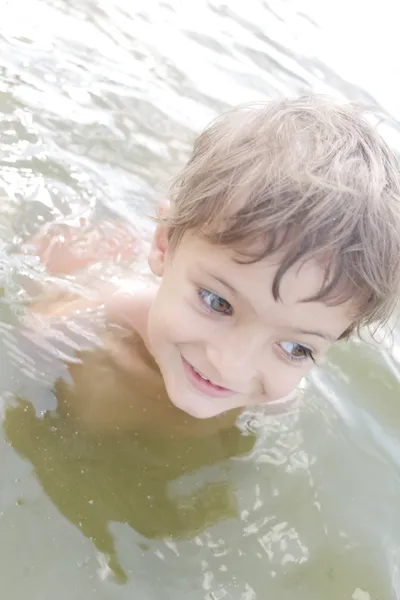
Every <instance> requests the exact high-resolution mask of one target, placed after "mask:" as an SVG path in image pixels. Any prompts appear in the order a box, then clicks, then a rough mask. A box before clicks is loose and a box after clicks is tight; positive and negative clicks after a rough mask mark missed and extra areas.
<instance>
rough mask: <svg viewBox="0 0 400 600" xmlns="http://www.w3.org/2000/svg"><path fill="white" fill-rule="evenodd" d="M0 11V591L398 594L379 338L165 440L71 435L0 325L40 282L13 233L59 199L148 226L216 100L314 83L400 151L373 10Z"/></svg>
mask: <svg viewBox="0 0 400 600" xmlns="http://www.w3.org/2000/svg"><path fill="white" fill-rule="evenodd" d="M0 6H1V9H2V18H1V23H0V131H1V135H0V147H1V154H0V186H1V195H2V211H1V215H0V234H1V235H0V239H1V244H0V285H1V289H2V295H1V297H0V318H1V322H0V407H1V414H2V422H3V427H2V431H3V433H2V435H1V439H0V590H1V591H0V597H1V599H3V598H4V599H7V600H23V599H25V598H29V600H53V598H57V600H78V599H79V600H81V599H83V598H84V599H85V600H86V599H90V598H99V599H104V600H109V599H112V600H114V599H115V600H119V599H121V600H128V599H129V600H131V599H132V598H134V599H140V600H141V599H144V600H147V599H149V600H152V599H157V600H158V599H162V600H164V599H166V600H168V599H173V600H179V599H180V598H190V599H191V600H203V599H204V600H224V599H227V600H229V599H232V600H392V599H393V600H395V599H397V598H400V519H399V518H398V506H399V505H400V434H399V431H400V393H399V392H400V387H399V383H398V381H399V377H400V369H399V360H400V354H399V350H398V348H399V346H398V333H397V332H396V331H395V332H394V336H393V340H391V343H389V342H387V343H386V344H385V345H384V346H382V347H381V348H380V349H377V348H374V347H371V346H368V345H367V344H365V343H359V342H352V343H350V344H346V345H343V346H338V347H337V348H335V349H334V350H333V351H332V352H331V353H330V355H329V357H328V359H327V360H326V363H325V364H324V365H323V367H322V368H319V369H318V370H317V371H315V372H314V373H312V375H311V376H310V378H309V380H308V381H307V382H305V385H304V399H303V403H302V406H301V409H300V410H299V411H298V412H295V413H293V414H287V415H270V416H261V415H257V414H255V415H254V414H246V415H244V417H243V419H242V420H241V422H240V424H239V425H240V428H235V429H232V430H229V431H227V432H226V433H224V434H223V435H219V436H208V437H205V438H196V439H189V440H188V439H186V440H183V439H179V438H177V437H174V436H171V435H169V433H168V431H164V430H163V429H162V427H161V426H158V428H156V429H155V430H154V431H153V432H146V431H143V430H140V429H138V431H132V432H130V433H129V434H127V433H118V432H116V433H115V434H107V435H104V434H103V435H94V434H88V433H87V432H86V433H85V432H84V431H81V430H79V429H77V426H76V425H75V424H74V423H72V422H71V421H69V420H68V418H66V417H65V416H62V415H60V414H59V413H58V412H57V410H56V407H57V403H56V396H55V393H54V390H55V383H56V381H57V380H58V379H60V378H61V379H62V378H64V377H65V366H64V364H63V362H62V360H60V357H59V358H56V357H52V358H50V354H49V352H48V351H47V352H46V351H40V352H39V351H38V349H37V348H34V347H33V346H32V345H29V343H27V341H26V340H22V339H21V336H20V333H19V328H18V324H19V322H20V320H21V318H22V316H23V314H24V311H25V306H26V303H27V301H28V299H29V297H30V295H31V294H33V293H34V292H35V290H36V289H37V282H40V281H42V280H43V279H44V278H46V275H45V273H43V272H42V271H41V270H40V267H39V266H38V265H37V264H36V263H35V262H34V261H33V260H32V259H31V258H30V257H29V256H20V255H19V254H18V248H19V246H20V244H21V241H23V240H25V239H27V238H28V237H29V236H30V235H32V234H33V233H35V231H37V229H38V227H39V226H40V224H41V223H43V222H45V221H49V220H51V219H54V218H61V217H63V216H66V215H69V214H70V213H71V212H74V213H76V212H84V213H85V214H86V215H89V218H90V219H93V220H96V219H98V218H104V217H113V218H114V217H119V218H123V219H127V220H129V221H130V222H132V223H134V224H135V225H136V226H137V227H138V228H139V229H140V231H142V232H143V235H144V236H145V237H148V232H149V231H150V228H151V224H150V222H149V220H148V218H147V214H148V213H149V212H151V209H152V206H154V203H155V202H156V201H157V200H159V199H160V198H161V197H162V195H163V193H164V190H165V186H166V183H167V181H168V180H169V179H170V177H171V176H172V175H174V173H175V172H176V171H177V169H178V168H179V166H180V165H181V164H182V163H183V161H184V160H185V158H186V157H187V155H188V152H189V149H190V145H191V142H192V140H193V137H194V135H195V134H196V132H197V131H199V130H200V129H201V128H202V127H203V126H204V125H205V124H206V123H207V122H208V121H209V120H210V119H211V118H212V117H213V116H215V115H216V113H218V112H220V111H221V110H223V109H225V108H226V107H227V106H229V105H232V104H237V103H240V102H243V101H248V100H257V99H266V98H274V97H277V96H280V95H281V94H283V93H292V92H301V91H307V90H316V91H319V92H328V93H331V94H336V95H339V96H342V97H347V98H350V99H354V100H362V101H367V102H369V103H371V104H374V105H375V106H376V107H377V109H378V110H379V111H380V113H381V114H383V115H384V117H385V123H384V124H383V125H382V132H383V133H384V134H385V135H386V136H387V137H388V139H389V140H390V141H391V142H392V143H393V144H399V131H400V128H399V125H398V123H397V121H396V118H399V113H400V110H399V106H398V103H396V102H397V100H396V98H397V97H398V95H397V96H396V94H397V91H396V90H397V82H398V75H400V73H398V72H397V71H398V69H399V68H398V64H397V60H396V58H395V56H396V52H395V51H394V44H395V42H394V39H396V38H395V36H396V31H395V30H394V27H395V24H396V22H397V21H396V14H395V7H394V6H393V4H392V3H390V2H388V1H386V0H385V1H384V2H381V3H379V4H378V3H376V4H375V5H371V6H369V7H366V6H365V5H364V4H361V3H359V2H354V3H353V4H351V3H348V2H347V3H346V2H344V0H343V1H342V0H341V1H338V2H336V3H331V4H330V5H329V6H328V5H327V4H325V3H324V6H323V8H322V3H317V2H312V1H311V0H309V1H307V2H306V1H304V2H295V1H288V0H286V1H284V0H280V1H276V2H272V1H268V2H261V1H255V0H249V1H246V2H241V1H239V0H236V1H232V2H221V1H217V0H210V1H209V2H205V1H204V0H196V1H195V2H190V3H189V2H183V1H182V0H181V1H179V0H168V1H165V2H157V1H155V0H148V1H146V2H145V1H141V2H139V1H138V2H128V1H127V0H125V1H124V0H97V1H95V0H82V1H80V2H79V3H78V2H75V3H73V2H67V1H66V0H64V1H63V0H46V1H38V0H30V2H29V3H28V2H26V1H23V0H14V1H13V2H7V1H5V0H3V1H2V2H1V3H0ZM361 8H362V18H360V14H361V13H360V10H361ZM372 26H373V32H374V34H373V35H374V44H372V43H371V38H370V33H369V32H370V31H371V30H372V29H371V27H372ZM355 49H357V52H356V51H355ZM399 147H400V145H399ZM394 260H397V257H394ZM94 275H96V274H94ZM97 275H98V273H97ZM112 275H115V273H114V272H112V273H111V272H109V271H107V270H104V271H101V276H102V277H103V279H107V278H109V277H111V276H112ZM125 275H126V273H125ZM67 283H68V285H71V284H72V282H67ZM89 333H90V332H89Z"/></svg>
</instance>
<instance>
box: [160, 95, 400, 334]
mask: <svg viewBox="0 0 400 600" xmlns="http://www.w3.org/2000/svg"><path fill="white" fill-rule="evenodd" d="M399 199H400V168H399V162H398V161H397V159H396V156H395V154H394V153H393V152H392V151H391V150H390V149H389V147H388V146H387V145H386V143H385V142H384V140H383V139H382V138H381V136H380V135H379V134H378V132H377V131H375V130H374V128H373V127H372V126H371V125H370V124H369V123H368V122H367V120H365V118H364V117H363V115H362V113H361V110H360V109H356V108H354V107H351V106H349V105H348V106H344V105H340V104H338V103H336V102H334V101H331V100H328V99H326V98H324V97H319V96H308V97H300V98H297V99H294V100H290V99H286V100H280V101H272V102H267V103H263V104H254V105H250V106H244V107H239V108H236V109H234V110H232V111H229V112H227V113H226V114H223V115H222V116H221V117H219V118H218V119H217V120H216V121H214V122H213V123H211V124H210V125H209V126H208V127H207V129H206V130H205V131H204V132H203V133H202V134H201V135H200V136H199V137H198V139H197V141H196V142H195V145H194V150H193V154H192V157H191V158H190V160H189V162H188V163H187V165H186V166H185V167H184V168H183V170H182V171H181V173H180V174H179V175H178V177H177V178H176V180H175V182H174V183H173V185H172V188H171V193H170V201H171V212H170V214H169V215H168V217H167V222H168V224H169V237H170V243H171V245H172V247H175V246H176V245H177V244H178V243H179V240H180V239H181V237H182V236H183V235H184V233H185V232H186V231H188V230H191V231H193V232H195V233H198V234H201V235H203V236H204V237H205V238H206V239H208V240H209V241H211V242H212V243H215V244H222V245H226V246H230V247H234V248H236V249H238V251H240V252H241V255H242V257H243V260H244V261H245V260H248V261H250V262H251V261H257V260H260V259H262V258H263V257H266V256H270V255H273V254H275V253H279V256H280V260H279V266H278V267H277V272H276V276H275V281H274V285H273V289H272V292H273V295H274V297H275V299H278V298H279V285H280V282H281V279H282V277H283V276H284V274H285V273H286V271H287V270H288V269H289V268H290V267H292V266H293V265H294V264H297V263H301V262H304V261H307V260H309V259H310V258H317V259H318V258H319V259H320V260H321V264H323V265H324V268H325V278H324V283H323V285H322V288H321V290H320V292H319V293H318V295H317V296H315V297H314V298H309V299H307V300H309V301H311V300H320V301H324V302H326V303H329V302H331V303H333V304H334V303H340V302H344V301H346V300H349V299H352V300H354V301H355V303H356V306H357V316H355V320H354V324H353V326H352V328H351V329H350V330H348V331H346V332H344V334H343V337H346V336H347V335H349V334H350V333H351V330H353V329H354V328H359V327H361V326H365V325H371V324H375V323H378V324H382V323H384V322H386V320H387V319H388V318H389V316H390V314H391V313H392V311H393V310H394V306H395V304H396V300H397V294H398V289H399V260H400V203H399Z"/></svg>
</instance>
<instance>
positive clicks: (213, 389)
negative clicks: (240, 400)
mask: <svg viewBox="0 0 400 600" xmlns="http://www.w3.org/2000/svg"><path fill="white" fill-rule="evenodd" d="M182 364H183V368H184V369H185V373H186V375H187V378H188V379H189V381H190V383H191V384H192V385H193V386H194V387H195V388H196V390H198V391H199V392H202V393H203V394H206V395H207V396H213V397H214V398H226V397H227V396H233V395H234V394H235V392H233V391H232V390H228V389H227V388H223V387H220V386H219V385H215V384H214V383H211V381H207V380H206V379H203V378H202V377H201V376H200V375H199V374H198V373H197V371H195V370H194V369H193V367H192V365H191V364H190V363H188V362H187V360H185V359H184V358H183V356H182Z"/></svg>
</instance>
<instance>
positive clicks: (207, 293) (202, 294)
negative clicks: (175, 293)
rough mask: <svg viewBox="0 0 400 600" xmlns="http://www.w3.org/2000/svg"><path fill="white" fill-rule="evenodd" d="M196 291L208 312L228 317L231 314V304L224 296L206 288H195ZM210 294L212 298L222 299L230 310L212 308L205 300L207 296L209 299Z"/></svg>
mask: <svg viewBox="0 0 400 600" xmlns="http://www.w3.org/2000/svg"><path fill="white" fill-rule="evenodd" d="M196 292H197V295H198V297H199V298H200V301H201V303H202V305H203V306H204V308H205V309H206V310H207V311H208V312H210V313H212V314H215V315H221V316H225V317H230V316H231V315H232V313H233V309H232V305H231V304H230V303H229V302H228V300H225V298H223V297H222V296H219V295H218V294H216V293H215V292H211V291H210V290H206V289H205V288H197V290H196ZM210 296H211V297H213V298H214V299H219V300H222V302H226V304H227V306H228V307H229V309H230V312H225V311H223V310H221V311H219V310H216V309H215V308H213V307H212V306H210V304H209V303H208V302H207V298H208V299H209V298H210Z"/></svg>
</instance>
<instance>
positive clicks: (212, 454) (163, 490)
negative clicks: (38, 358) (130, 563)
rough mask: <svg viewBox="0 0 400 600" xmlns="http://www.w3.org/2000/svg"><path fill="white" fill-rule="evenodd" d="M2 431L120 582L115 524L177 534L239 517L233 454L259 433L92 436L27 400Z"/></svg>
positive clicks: (9, 413) (151, 535) (147, 534)
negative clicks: (232, 479) (232, 484)
mask: <svg viewBox="0 0 400 600" xmlns="http://www.w3.org/2000/svg"><path fill="white" fill-rule="evenodd" d="M4 431H5V435H6V438H7V440H8V442H9V443H10V444H11V445H12V447H13V448H14V449H15V450H16V451H17V453H18V454H19V455H20V456H22V457H23V458H24V459H26V460H28V461H29V462H30V463H31V464H32V466H33V470H34V473H35V475H36V477H37V479H38V480H39V482H40V484H41V486H42V489H43V490H44V492H45V493H46V494H47V496H48V497H49V498H50V499H51V501H52V502H53V503H54V504H55V506H56V507H57V508H58V510H59V511H60V512H61V513H62V514H63V515H64V516H65V517H66V518H67V519H68V520H69V521H70V522H71V523H72V524H73V525H75V526H76V527H77V528H78V529H79V530H80V531H81V532H82V533H83V534H84V535H85V536H86V537H87V538H89V539H90V540H91V541H92V542H93V544H94V545H95V547H96V548H97V549H98V551H100V552H101V553H103V554H104V555H106V557H107V560H108V566H109V568H110V569H111V571H112V573H113V575H114V577H115V578H116V580H117V581H120V582H121V583H123V582H125V581H126V579H127V577H126V574H125V572H124V571H123V569H122V568H121V566H120V565H119V561H118V558H117V554H116V549H115V540H114V538H113V535H112V534H111V533H110V530H109V523H110V522H120V523H125V524H128V525H129V526H130V527H132V528H133V529H134V530H135V531H136V532H138V533H139V534H140V535H141V536H143V537H144V538H148V539H163V538H168V539H174V540H176V539H185V538H189V537H193V536H195V535H196V534H198V533H200V532H201V531H203V530H204V529H206V528H207V527H209V526H210V525H212V524H215V523H217V522H218V521H221V520H224V519H229V518H236V517H237V516H238V515H237V509H236V503H235V497H234V494H233V491H232V490H231V489H230V484H229V477H228V473H229V461H228V460H227V459H229V458H230V457H233V456H240V455H245V454H247V453H249V452H250V451H251V449H252V448H253V446H254V443H255V439H256V438H255V436H254V435H244V434H243V433H242V432H241V431H240V430H239V429H238V428H237V427H232V428H230V429H227V430H225V431H221V432H219V433H218V434H214V435H208V436H205V437H200V438H194V439H187V438H179V436H176V437H174V436H167V435H161V436H160V435H156V433H154V432H149V431H141V430H140V431H133V432H130V433H129V434H127V433H121V432H117V433H116V434H114V435H110V434H108V435H104V434H102V435H101V436H100V435H97V434H96V435H94V434H88V433H87V432H82V431H79V430H77V429H76V424H74V423H71V422H70V421H68V420H67V419H65V418H61V417H60V415H58V414H56V413H51V412H45V413H44V414H43V415H41V416H37V414H36V412H35V410H34V407H33V405H32V404H31V403H29V402H27V401H25V400H21V399H18V400H17V402H16V403H14V405H13V406H9V407H8V408H7V410H6V415H5V421H4ZM206 467H213V468H212V469H211V470H210V469H206ZM189 475H194V476H195V481H194V483H193V478H189V477H188V476H189Z"/></svg>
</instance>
